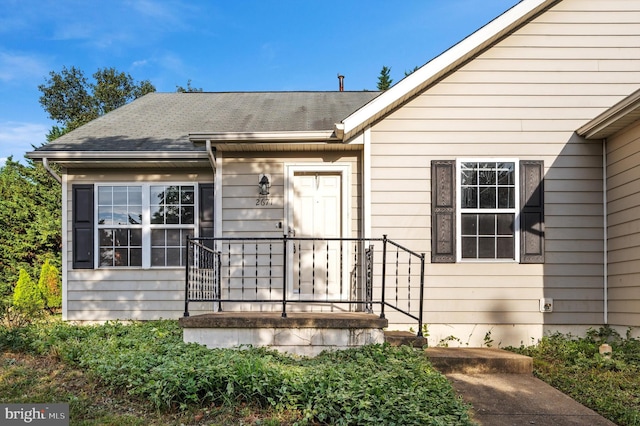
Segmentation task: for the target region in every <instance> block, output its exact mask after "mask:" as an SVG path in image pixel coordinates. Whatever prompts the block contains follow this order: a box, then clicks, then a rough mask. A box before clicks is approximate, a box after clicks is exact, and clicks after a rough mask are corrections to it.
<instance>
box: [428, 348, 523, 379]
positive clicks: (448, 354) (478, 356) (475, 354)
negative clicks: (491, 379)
mask: <svg viewBox="0 0 640 426" xmlns="http://www.w3.org/2000/svg"><path fill="white" fill-rule="evenodd" d="M425 353H426V355H427V357H429V360H430V361H431V363H432V364H433V366H434V367H435V368H436V369H437V370H438V371H440V372H441V373H443V374H452V373H457V374H532V373H533V360H532V359H531V358H530V357H528V356H524V355H519V354H515V353H513V352H509V351H505V350H503V349H495V348H439V347H435V348H427V349H426V350H425Z"/></svg>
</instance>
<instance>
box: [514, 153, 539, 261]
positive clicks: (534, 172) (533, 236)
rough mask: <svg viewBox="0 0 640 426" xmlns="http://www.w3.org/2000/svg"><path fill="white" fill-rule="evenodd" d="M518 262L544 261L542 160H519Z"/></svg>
mask: <svg viewBox="0 0 640 426" xmlns="http://www.w3.org/2000/svg"><path fill="white" fill-rule="evenodd" d="M520 203H521V204H520V205H521V206H522V210H521V212H520V263H544V162H542V161H520Z"/></svg>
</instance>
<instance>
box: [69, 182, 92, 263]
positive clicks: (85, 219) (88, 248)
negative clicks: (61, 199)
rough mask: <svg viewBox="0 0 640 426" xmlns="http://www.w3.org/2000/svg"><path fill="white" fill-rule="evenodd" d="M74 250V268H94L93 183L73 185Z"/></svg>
mask: <svg viewBox="0 0 640 426" xmlns="http://www.w3.org/2000/svg"><path fill="white" fill-rule="evenodd" d="M71 196H72V197H73V199H72V212H71V214H72V215H73V217H72V219H71V227H72V236H73V244H72V252H73V262H72V263H73V268H74V269H93V267H94V265H93V262H94V260H93V259H94V255H93V250H94V244H93V235H94V223H93V222H94V215H93V185H72V187H71Z"/></svg>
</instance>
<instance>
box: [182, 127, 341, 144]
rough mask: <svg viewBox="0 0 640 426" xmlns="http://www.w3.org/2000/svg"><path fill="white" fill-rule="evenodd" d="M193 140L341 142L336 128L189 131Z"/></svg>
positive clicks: (244, 142) (225, 141)
mask: <svg viewBox="0 0 640 426" xmlns="http://www.w3.org/2000/svg"><path fill="white" fill-rule="evenodd" d="M189 140H190V141H191V142H205V141H207V140H209V141H211V142H212V143H213V144H215V143H216V142H223V143H234V142H237V143H242V144H246V143H251V142H253V143H262V142H288V143H308V142H340V141H341V139H340V138H339V137H338V136H336V132H335V131H334V130H312V131H283V132H193V133H189Z"/></svg>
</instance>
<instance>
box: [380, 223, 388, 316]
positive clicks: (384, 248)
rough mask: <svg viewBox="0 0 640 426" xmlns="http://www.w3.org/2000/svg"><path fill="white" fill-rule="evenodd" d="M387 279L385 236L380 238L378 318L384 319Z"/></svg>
mask: <svg viewBox="0 0 640 426" xmlns="http://www.w3.org/2000/svg"><path fill="white" fill-rule="evenodd" d="M386 279H387V234H384V235H383V236H382V297H381V300H380V302H381V303H380V318H382V319H384V318H385V316H384V293H385V289H386Z"/></svg>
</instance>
